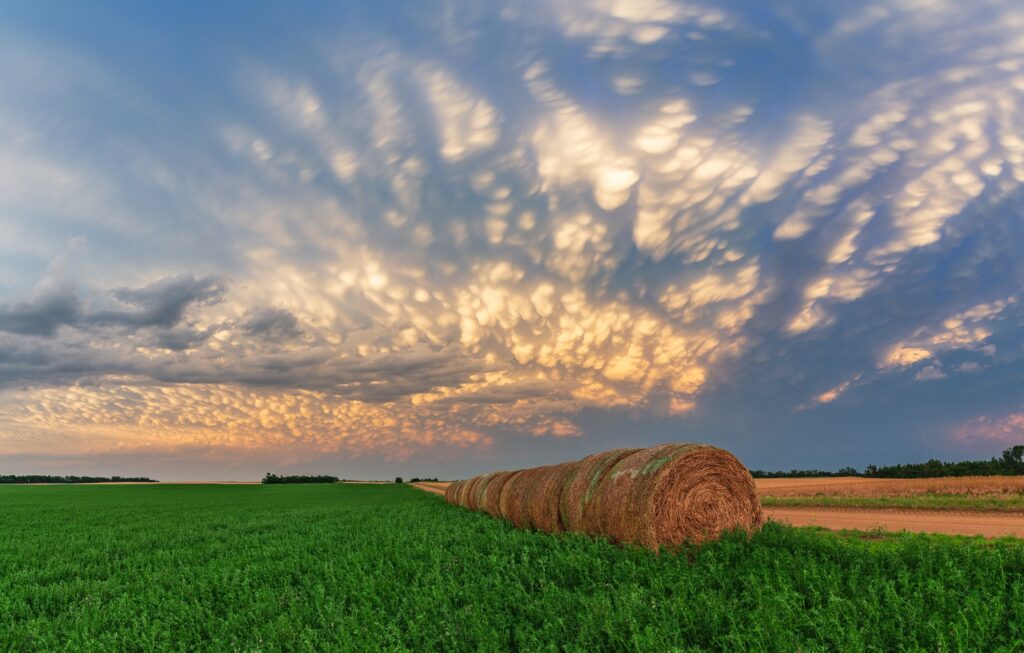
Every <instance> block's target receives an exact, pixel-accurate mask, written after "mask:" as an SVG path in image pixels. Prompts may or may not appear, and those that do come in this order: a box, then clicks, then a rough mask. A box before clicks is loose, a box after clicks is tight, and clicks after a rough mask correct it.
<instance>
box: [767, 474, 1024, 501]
mask: <svg viewBox="0 0 1024 653" xmlns="http://www.w3.org/2000/svg"><path fill="white" fill-rule="evenodd" d="M754 483H755V484H756V485H757V490H758V492H760V494H761V496H770V497H807V496H815V495H824V496H858V497H908V496H920V495H925V494H960V495H965V496H979V497H998V496H1020V495H1024V476H962V477H949V478H860V477H857V476H840V477H835V478H757V479H754Z"/></svg>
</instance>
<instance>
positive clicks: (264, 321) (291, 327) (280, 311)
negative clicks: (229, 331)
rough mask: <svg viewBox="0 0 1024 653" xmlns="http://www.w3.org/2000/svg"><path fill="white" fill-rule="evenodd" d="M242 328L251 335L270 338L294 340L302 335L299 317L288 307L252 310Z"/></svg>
mask: <svg viewBox="0 0 1024 653" xmlns="http://www.w3.org/2000/svg"><path fill="white" fill-rule="evenodd" d="M242 328H243V329H245V332H246V333H248V334H249V335H250V336H261V337H263V338H266V339H268V340H292V339H295V338H298V337H299V336H301V335H302V329H301V328H299V320H298V318H296V317H295V315H294V314H293V313H292V312H291V311H289V310H288V309H286V308H262V309H258V310H253V311H250V312H249V314H248V316H247V317H246V319H245V321H244V322H243V323H242Z"/></svg>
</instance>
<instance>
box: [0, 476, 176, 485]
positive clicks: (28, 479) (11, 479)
mask: <svg viewBox="0 0 1024 653" xmlns="http://www.w3.org/2000/svg"><path fill="white" fill-rule="evenodd" d="M156 482H157V481H155V480H154V479H151V478H146V477H145V476H110V477H107V476H48V475H46V474H22V475H3V476H0V483H9V484H10V483H156Z"/></svg>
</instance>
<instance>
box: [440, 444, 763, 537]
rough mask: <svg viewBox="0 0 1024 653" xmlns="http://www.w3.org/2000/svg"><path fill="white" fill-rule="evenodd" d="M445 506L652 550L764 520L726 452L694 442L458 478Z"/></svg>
mask: <svg viewBox="0 0 1024 653" xmlns="http://www.w3.org/2000/svg"><path fill="white" fill-rule="evenodd" d="M445 500H446V501H448V503H451V504H454V505H458V506H463V507H465V508H469V509H470V510H479V511H483V512H485V513H487V514H488V515H491V516H492V517H501V518H504V519H507V520H508V521H510V522H512V524H514V525H515V526H516V527H518V528H535V529H537V530H541V531H546V532H548V533H558V532H562V531H574V532H580V533H589V534H591V535H597V536H603V537H607V538H609V539H610V540H612V541H614V542H631V543H634V544H639V545H641V546H645V547H648V548H651V549H658V548H659V547H661V546H669V547H671V546H678V545H679V544H682V543H684V542H690V543H695V544H699V543H701V542H705V541H707V540H711V539H717V538H718V537H719V536H720V535H721V533H723V532H724V531H727V530H733V529H743V530H745V531H747V532H748V533H751V532H753V531H754V530H756V529H758V528H759V527H760V526H761V524H762V523H763V521H764V518H763V515H762V512H761V501H760V499H759V498H758V494H757V489H756V488H755V486H754V479H753V478H751V476H750V472H749V471H747V468H746V467H744V466H743V464H742V463H741V462H740V461H739V460H737V459H736V457H735V456H733V455H732V454H730V453H729V452H727V451H724V450H722V449H719V448H717V447H712V446H709V445H699V444H666V445H660V446H657V447H651V448H648V449H613V450H611V451H604V452H601V453H597V454H594V455H592V456H588V457H587V458H584V459H583V460H579V461H575V462H568V463H562V464H559V465H550V466H546V467H535V468H531V469H521V470H518V471H512V472H491V473H489V474H483V475H481V476H475V477H473V478H470V479H467V480H464V481H456V482H454V483H452V484H451V485H449V486H448V488H447V490H446V492H445Z"/></svg>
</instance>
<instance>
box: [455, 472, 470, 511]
mask: <svg viewBox="0 0 1024 653" xmlns="http://www.w3.org/2000/svg"><path fill="white" fill-rule="evenodd" d="M472 482H473V479H472V478H467V479H465V480H463V481H462V484H461V485H459V493H458V494H457V495H455V498H456V500H457V501H458V504H459V505H460V506H462V507H463V508H466V507H467V504H466V496H467V493H468V492H469V485H470V483H472Z"/></svg>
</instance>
